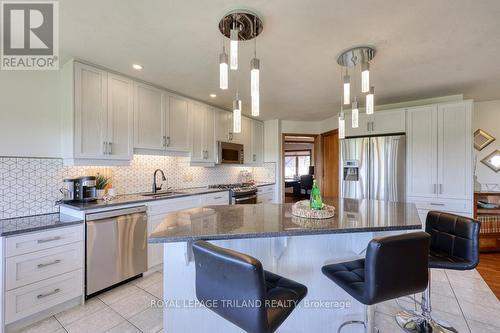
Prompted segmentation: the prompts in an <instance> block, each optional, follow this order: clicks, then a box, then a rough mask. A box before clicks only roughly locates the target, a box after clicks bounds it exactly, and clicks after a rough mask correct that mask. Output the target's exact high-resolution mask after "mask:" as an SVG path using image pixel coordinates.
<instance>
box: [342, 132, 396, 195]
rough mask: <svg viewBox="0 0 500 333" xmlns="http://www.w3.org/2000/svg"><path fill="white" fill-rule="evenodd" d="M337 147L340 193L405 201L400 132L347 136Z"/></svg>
mask: <svg viewBox="0 0 500 333" xmlns="http://www.w3.org/2000/svg"><path fill="white" fill-rule="evenodd" d="M340 151H341V153H340V154H341V164H340V165H341V168H340V173H341V175H340V179H341V182H340V184H341V189H340V193H341V196H342V197H344V198H353V199H376V200H384V201H401V202H404V201H406V189H405V178H406V162H405V161H406V140H405V136H404V135H393V136H377V137H363V138H350V139H349V138H348V139H344V140H342V141H341V150H340Z"/></svg>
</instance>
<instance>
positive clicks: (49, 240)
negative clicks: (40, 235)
mask: <svg viewBox="0 0 500 333" xmlns="http://www.w3.org/2000/svg"><path fill="white" fill-rule="evenodd" d="M60 239H61V237H60V236H56V237H52V238H44V239H39V240H37V243H38V244H43V243H48V242H53V241H56V240H60Z"/></svg>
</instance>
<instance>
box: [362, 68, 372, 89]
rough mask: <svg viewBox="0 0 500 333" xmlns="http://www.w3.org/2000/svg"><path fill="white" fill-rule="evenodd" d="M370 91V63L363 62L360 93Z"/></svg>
mask: <svg viewBox="0 0 500 333" xmlns="http://www.w3.org/2000/svg"><path fill="white" fill-rule="evenodd" d="M368 91H370V63H368V62H365V63H363V64H362V65H361V92H362V93H367V92H368Z"/></svg>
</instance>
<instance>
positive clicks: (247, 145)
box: [240, 117, 253, 164]
mask: <svg viewBox="0 0 500 333" xmlns="http://www.w3.org/2000/svg"><path fill="white" fill-rule="evenodd" d="M252 132H253V120H252V119H250V118H247V117H241V133H240V136H241V142H240V143H241V144H243V149H244V152H243V155H244V156H243V157H244V163H245V164H252V163H253V156H252V154H253V149H252Z"/></svg>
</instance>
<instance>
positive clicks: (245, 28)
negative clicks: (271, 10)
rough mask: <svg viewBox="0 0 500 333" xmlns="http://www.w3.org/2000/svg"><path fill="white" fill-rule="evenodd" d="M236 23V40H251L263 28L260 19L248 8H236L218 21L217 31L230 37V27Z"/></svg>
mask: <svg viewBox="0 0 500 333" xmlns="http://www.w3.org/2000/svg"><path fill="white" fill-rule="evenodd" d="M234 25H236V27H237V28H238V30H239V32H238V40H241V41H245V40H252V39H254V38H255V37H257V36H258V35H259V34H260V33H261V32H262V29H263V25H262V20H261V19H260V18H259V17H258V16H257V14H255V13H254V12H251V11H249V10H245V9H237V10H234V11H231V12H229V13H227V14H226V15H224V17H223V18H222V19H221V20H220V22H219V31H220V32H221V33H222V34H223V35H224V36H226V37H227V38H231V29H232V28H233V26H234Z"/></svg>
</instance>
